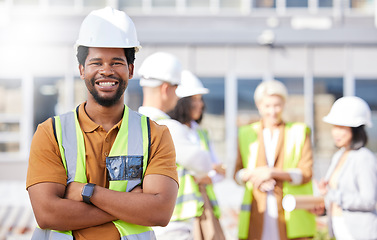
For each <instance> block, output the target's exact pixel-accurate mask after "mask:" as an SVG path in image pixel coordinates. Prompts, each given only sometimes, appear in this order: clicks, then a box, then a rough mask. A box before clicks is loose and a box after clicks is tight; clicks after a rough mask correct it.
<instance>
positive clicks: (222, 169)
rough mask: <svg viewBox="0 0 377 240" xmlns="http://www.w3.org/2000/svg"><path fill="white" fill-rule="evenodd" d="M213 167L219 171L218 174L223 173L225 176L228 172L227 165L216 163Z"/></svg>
mask: <svg viewBox="0 0 377 240" xmlns="http://www.w3.org/2000/svg"><path fill="white" fill-rule="evenodd" d="M213 169H214V170H215V171H216V172H217V173H218V174H221V175H223V176H225V174H226V168H225V165H224V164H214V165H213Z"/></svg>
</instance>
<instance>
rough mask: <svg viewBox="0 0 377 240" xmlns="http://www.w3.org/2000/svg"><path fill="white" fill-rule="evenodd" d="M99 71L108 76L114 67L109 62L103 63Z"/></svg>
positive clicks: (111, 73)
mask: <svg viewBox="0 0 377 240" xmlns="http://www.w3.org/2000/svg"><path fill="white" fill-rule="evenodd" d="M99 73H100V74H101V75H104V76H110V75H113V74H114V69H113V67H112V66H111V65H110V64H103V65H102V67H101V69H100V70H99Z"/></svg>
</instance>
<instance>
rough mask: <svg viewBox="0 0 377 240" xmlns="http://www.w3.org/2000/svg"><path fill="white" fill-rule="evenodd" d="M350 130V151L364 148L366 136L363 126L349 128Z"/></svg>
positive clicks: (366, 141)
mask: <svg viewBox="0 0 377 240" xmlns="http://www.w3.org/2000/svg"><path fill="white" fill-rule="evenodd" d="M351 129H352V140H351V149H352V150H359V149H360V148H362V147H365V145H367V143H368V136H367V133H366V131H365V129H364V125H361V126H359V127H351Z"/></svg>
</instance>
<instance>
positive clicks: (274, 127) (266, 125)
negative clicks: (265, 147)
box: [263, 121, 281, 131]
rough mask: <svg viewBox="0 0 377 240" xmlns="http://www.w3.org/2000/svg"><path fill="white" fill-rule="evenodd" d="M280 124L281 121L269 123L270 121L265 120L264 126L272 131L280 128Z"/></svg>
mask: <svg viewBox="0 0 377 240" xmlns="http://www.w3.org/2000/svg"><path fill="white" fill-rule="evenodd" d="M280 124H281V121H280V122H279V123H269V122H266V121H263V126H264V128H268V129H270V130H271V131H273V130H275V129H277V128H279V126H280Z"/></svg>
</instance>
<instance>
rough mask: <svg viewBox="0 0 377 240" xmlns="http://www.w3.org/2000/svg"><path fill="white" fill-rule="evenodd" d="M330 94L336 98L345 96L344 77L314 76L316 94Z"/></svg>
mask: <svg viewBox="0 0 377 240" xmlns="http://www.w3.org/2000/svg"><path fill="white" fill-rule="evenodd" d="M319 94H330V95H331V96H333V98H334V100H336V99H338V98H340V97H342V96H343V78H340V77H339V78H330V77H328V78H326V77H322V78H314V95H319Z"/></svg>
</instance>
